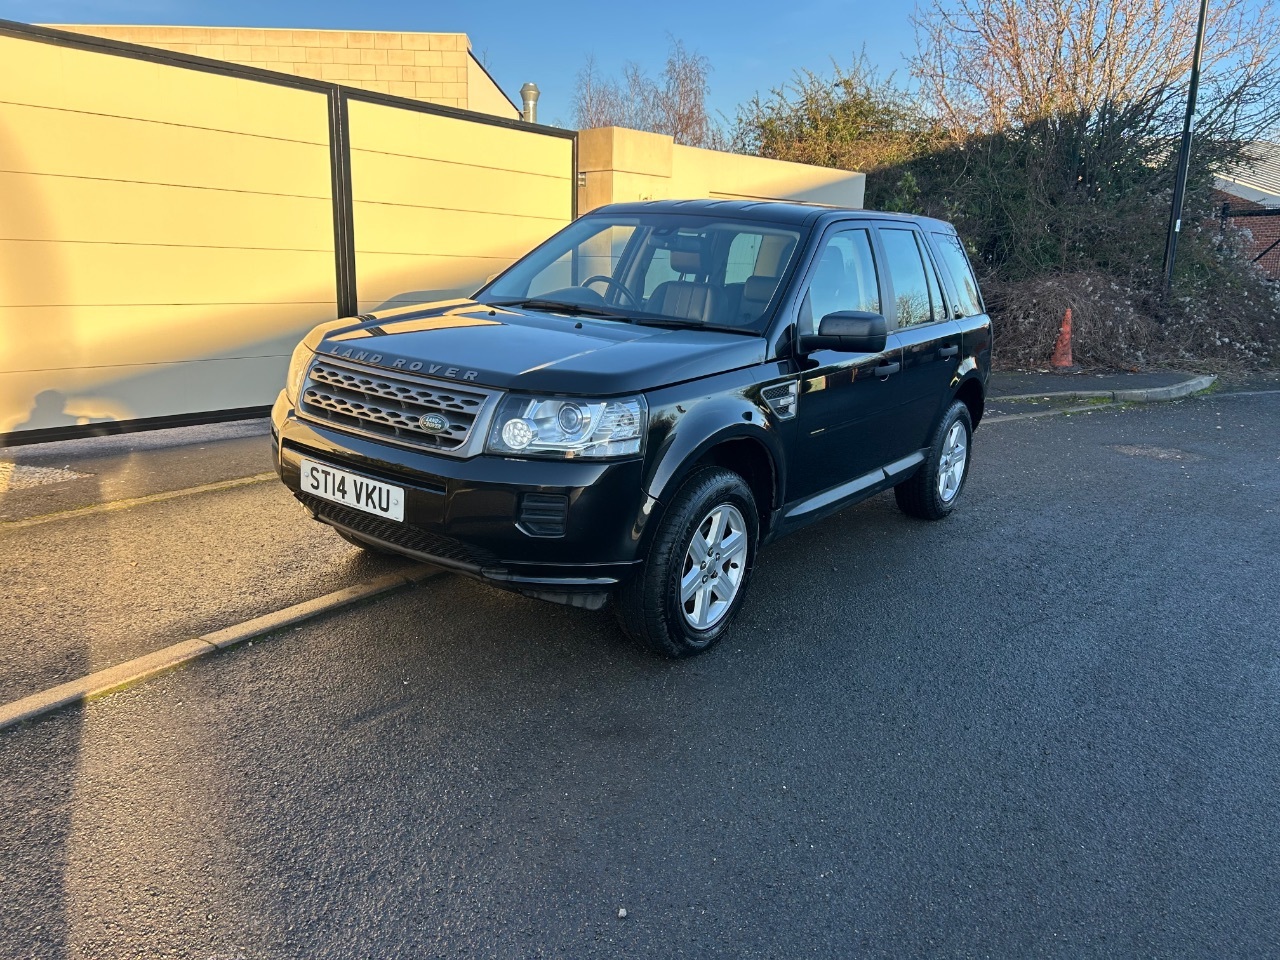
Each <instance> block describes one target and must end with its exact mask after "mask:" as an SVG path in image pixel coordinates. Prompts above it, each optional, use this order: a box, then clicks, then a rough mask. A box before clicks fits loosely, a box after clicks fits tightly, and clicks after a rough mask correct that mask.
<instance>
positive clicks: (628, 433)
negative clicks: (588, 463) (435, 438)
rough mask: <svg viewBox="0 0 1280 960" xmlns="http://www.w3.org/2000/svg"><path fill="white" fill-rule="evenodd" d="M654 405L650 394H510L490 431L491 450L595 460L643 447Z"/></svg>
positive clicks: (522, 455) (502, 452) (628, 452)
mask: <svg viewBox="0 0 1280 960" xmlns="http://www.w3.org/2000/svg"><path fill="white" fill-rule="evenodd" d="M647 419H648V408H647V407H646V406H645V402H644V397H623V398H622V399H620V400H552V399H544V398H542V397H520V396H509V397H507V398H506V399H505V400H503V401H502V405H501V406H500V407H499V408H498V415H497V417H496V418H495V419H494V421H493V429H492V430H491V431H489V445H488V451H489V452H490V453H501V454H505V455H507V456H516V457H554V458H563V459H566V460H568V459H574V458H578V457H584V458H590V459H593V460H598V459H602V458H605V457H625V456H629V455H632V454H637V453H639V452H640V447H641V446H642V444H643V443H644V431H645V422H646V420H647Z"/></svg>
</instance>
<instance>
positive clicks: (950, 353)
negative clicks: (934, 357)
mask: <svg viewBox="0 0 1280 960" xmlns="http://www.w3.org/2000/svg"><path fill="white" fill-rule="evenodd" d="M959 352H960V348H959V347H957V346H955V345H954V344H953V345H952V346H949V347H943V348H942V349H941V350H939V351H938V356H940V357H942V359H944V360H945V359H947V358H948V357H954V356H955V355H956V354H957V353H959Z"/></svg>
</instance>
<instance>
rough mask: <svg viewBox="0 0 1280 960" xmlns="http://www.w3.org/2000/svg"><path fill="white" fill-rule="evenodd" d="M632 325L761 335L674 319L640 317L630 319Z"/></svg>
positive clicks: (721, 324) (725, 326)
mask: <svg viewBox="0 0 1280 960" xmlns="http://www.w3.org/2000/svg"><path fill="white" fill-rule="evenodd" d="M629 319H630V320H631V322H632V323H634V324H637V325H638V326H642V327H665V328H667V329H669V330H715V331H716V332H717V333H740V334H745V335H746V336H748V337H758V336H760V334H759V333H758V332H757V331H755V330H752V329H750V328H748V327H731V326H729V325H728V324H723V323H702V322H701V321H698V320H677V319H675V318H673V317H659V316H653V315H649V316H640V317H635V316H633V317H630V318H629Z"/></svg>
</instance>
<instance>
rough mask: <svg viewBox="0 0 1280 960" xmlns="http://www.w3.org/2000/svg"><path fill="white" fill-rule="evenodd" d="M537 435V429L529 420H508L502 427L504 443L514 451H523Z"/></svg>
mask: <svg viewBox="0 0 1280 960" xmlns="http://www.w3.org/2000/svg"><path fill="white" fill-rule="evenodd" d="M537 435H538V430H537V428H536V427H535V426H534V425H533V424H531V423H530V422H529V421H528V420H519V419H516V420H508V421H507V422H506V423H504V424H503V425H502V442H503V443H505V444H506V445H507V446H508V447H510V448H511V449H512V450H523V449H524V448H525V447H527V446H528V445H529V444H531V443H533V438H534V437H536V436H537Z"/></svg>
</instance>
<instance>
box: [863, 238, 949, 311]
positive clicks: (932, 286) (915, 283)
mask: <svg viewBox="0 0 1280 960" xmlns="http://www.w3.org/2000/svg"><path fill="white" fill-rule="evenodd" d="M920 239H921V238H920V237H919V236H918V235H917V234H916V232H915V231H914V230H901V229H897V228H892V227H881V228H880V240H881V242H882V243H884V253H885V260H886V263H887V266H888V269H889V276H890V277H891V278H892V279H893V295H894V297H895V299H896V302H897V307H898V326H900V327H909V326H913V325H915V324H918V323H932V322H933V321H934V320H945V319H946V316H947V311H946V308H945V307H944V306H943V304H942V296H941V293H940V289H939V285H938V277H937V275H936V274H935V273H934V271H933V263H932V262H931V261H930V260H929V259H928V257H927V255H926V254H925V253H924V251H923V250H921V249H920Z"/></svg>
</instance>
